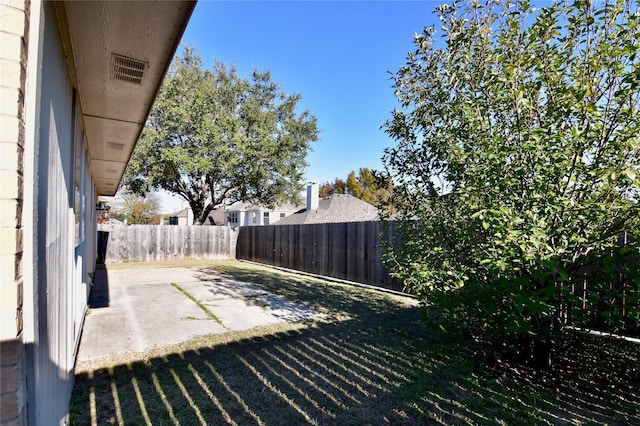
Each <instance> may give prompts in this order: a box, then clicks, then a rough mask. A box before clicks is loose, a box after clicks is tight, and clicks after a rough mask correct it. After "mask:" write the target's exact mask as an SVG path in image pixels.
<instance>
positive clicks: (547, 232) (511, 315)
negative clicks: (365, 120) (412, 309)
mask: <svg viewBox="0 0 640 426" xmlns="http://www.w3.org/2000/svg"><path fill="white" fill-rule="evenodd" d="M437 12H438V13H439V15H440V19H441V21H442V23H443V25H442V32H441V34H442V36H441V38H438V37H436V30H435V29H434V28H427V29H425V31H424V33H422V34H418V35H416V36H415V40H414V42H415V50H414V51H412V52H410V53H409V54H408V60H407V64H406V65H405V66H403V67H402V68H400V70H399V71H398V72H397V73H396V74H395V75H394V88H395V92H396V96H397V98H398V100H399V102H400V104H401V108H398V109H397V110H396V111H394V113H393V118H392V119H390V120H389V121H388V122H387V124H386V131H387V132H388V134H389V135H391V136H392V137H393V138H394V139H395V140H396V142H397V145H396V146H394V147H390V148H388V149H387V150H386V152H385V157H384V161H385V165H386V169H387V171H388V173H389V174H390V176H391V177H392V179H393V182H394V191H393V197H392V199H391V201H390V202H391V203H392V204H393V207H394V211H395V212H396V216H395V219H398V220H399V221H398V222H397V226H398V228H399V241H397V242H396V246H395V247H389V251H388V256H387V265H388V266H389V267H390V268H392V270H393V271H394V272H395V273H396V274H397V275H398V276H400V277H402V278H403V279H404V280H405V282H406V283H407V285H408V286H409V287H410V288H411V289H412V290H413V291H414V292H416V293H417V294H418V295H419V296H420V297H421V298H422V299H423V300H425V301H428V302H429V303H432V304H433V306H434V308H435V310H436V312H438V313H439V314H440V316H439V318H440V320H441V321H442V322H441V325H442V326H445V327H446V326H451V327H453V326H457V327H461V328H462V329H464V330H467V331H468V332H470V334H471V335H472V336H474V337H476V338H477V339H479V340H482V341H484V342H489V343H493V344H497V345H503V346H505V347H507V348H510V349H514V350H517V351H519V353H520V354H522V355H523V356H524V357H525V358H527V359H529V360H532V361H533V362H534V363H536V364H537V365H539V366H544V365H549V359H550V358H549V355H550V352H551V350H552V348H553V347H554V345H555V344H557V343H558V342H559V341H561V337H562V336H563V335H564V334H563V333H564V332H566V329H567V328H566V326H567V325H573V326H579V327H580V326H589V325H593V324H594V318H595V319H596V320H597V319H599V320H603V321H606V323H607V327H608V328H609V330H612V331H620V330H626V331H627V332H638V325H639V323H638V321H639V315H640V312H639V304H638V294H639V292H640V273H639V270H640V265H639V263H638V250H639V233H640V232H639V228H640V227H639V217H640V209H639V205H638V202H639V183H640V182H639V179H638V176H639V175H640V169H639V158H640V145H639V138H640V91H639V89H640V55H639V54H638V53H639V50H640V34H639V28H638V23H639V19H640V18H639V15H638V4H637V3H636V2H631V1H618V0H611V1H605V2H600V1H593V2H588V1H581V0H578V1H576V2H568V3H554V4H552V5H547V6H545V7H543V8H541V9H534V8H532V7H531V5H530V4H529V2H527V1H518V0H516V1H499V0H498V1H491V0H489V1H479V2H454V3H453V4H451V5H445V6H440V7H438V8H437ZM622 235H626V244H625V245H623V244H621V242H620V238H621V236H622ZM578 290H582V291H578ZM622 293H624V294H625V296H624V298H626V299H624V298H622V297H620V296H621V294H622ZM623 299H624V300H623ZM614 301H615V302H616V303H613V302H614ZM595 322H597V321H595Z"/></svg>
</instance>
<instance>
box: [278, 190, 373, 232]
mask: <svg viewBox="0 0 640 426" xmlns="http://www.w3.org/2000/svg"><path fill="white" fill-rule="evenodd" d="M373 220H379V217H378V209H376V207H375V206H373V205H371V204H369V203H367V202H366V201H362V200H361V199H359V198H356V197H354V196H353V195H348V194H333V195H330V196H328V197H326V198H322V199H320V200H319V201H318V207H317V208H315V209H311V210H307V209H303V210H300V211H298V212H296V213H294V214H292V215H291V216H287V217H285V218H282V219H280V220H279V221H277V222H275V223H274V225H297V224H309V223H340V222H367V221H373Z"/></svg>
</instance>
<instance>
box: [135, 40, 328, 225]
mask: <svg viewBox="0 0 640 426" xmlns="http://www.w3.org/2000/svg"><path fill="white" fill-rule="evenodd" d="M300 99H301V97H300V95H288V94H286V93H285V92H284V91H283V90H282V89H281V88H280V86H279V85H278V84H277V83H275V82H273V81H272V80H271V75H270V73H269V72H265V73H261V72H258V71H255V70H254V72H253V75H252V78H251V80H247V79H243V78H241V77H240V76H239V75H238V73H237V71H236V69H235V68H234V67H230V68H229V67H227V66H225V65H224V64H223V63H220V62H216V64H215V65H214V67H213V69H211V70H209V69H205V68H204V66H203V62H202V59H201V58H200V57H199V56H198V55H197V54H196V53H195V52H194V50H193V49H190V48H185V49H184V54H183V56H182V57H179V56H178V57H176V58H175V59H174V62H173V65H172V67H171V69H170V70H169V72H168V74H167V77H166V78H165V80H164V82H163V84H162V87H161V88H160V92H159V94H158V97H157V99H156V102H155V104H154V106H153V109H152V111H151V114H150V117H149V120H148V121H147V124H146V126H145V129H144V131H143V133H142V136H141V139H140V141H139V143H138V145H137V146H136V149H135V151H134V153H133V156H132V158H131V161H130V163H129V166H128V168H127V171H126V175H125V179H124V183H125V185H127V186H128V187H129V188H130V189H131V190H133V191H135V192H142V193H144V192H146V191H148V190H149V189H151V188H162V189H165V190H166V191H168V192H171V193H173V194H176V195H178V196H180V197H182V198H183V199H184V200H186V201H187V202H188V203H189V205H190V206H191V209H192V210H193V214H194V219H195V221H196V222H197V223H200V224H202V223H204V221H205V220H206V217H207V215H208V214H209V212H210V211H211V210H212V209H213V208H214V207H215V206H217V205H220V204H221V203H223V202H224V201H227V202H234V201H237V200H243V201H248V202H259V203H261V204H264V205H274V204H277V203H279V202H282V201H285V200H296V199H298V198H299V193H300V191H301V190H302V189H303V188H302V184H301V183H300V182H301V181H302V177H303V176H302V175H303V173H304V169H305V167H306V166H307V163H306V155H307V153H308V151H309V150H310V143H311V142H313V141H316V140H317V139H318V129H317V127H316V118H315V117H314V116H313V115H311V114H310V113H309V111H303V112H301V113H299V112H298V101H299V100H300Z"/></svg>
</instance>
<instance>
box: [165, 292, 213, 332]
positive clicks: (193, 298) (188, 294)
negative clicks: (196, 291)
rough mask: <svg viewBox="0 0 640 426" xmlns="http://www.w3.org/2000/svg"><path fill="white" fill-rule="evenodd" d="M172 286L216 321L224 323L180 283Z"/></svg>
mask: <svg viewBox="0 0 640 426" xmlns="http://www.w3.org/2000/svg"><path fill="white" fill-rule="evenodd" d="M171 286H172V287H174V288H175V289H176V290H178V291H179V292H180V293H182V294H184V295H185V296H186V297H187V298H188V299H189V300H191V301H192V302H193V303H195V304H196V305H198V307H199V308H200V309H202V311H203V312H204V313H205V314H207V316H208V317H209V318H210V319H212V320H214V321H215V322H217V323H218V324H220V325H223V324H222V321H220V318H218V317H217V316H215V314H214V313H213V312H211V311H210V310H209V308H207V307H206V306H205V305H204V304H203V303H202V302H201V301H199V300H198V299H196V298H195V297H193V295H191V294H190V293H189V292H188V291H186V290H185V289H183V288H182V287H180V286H179V285H178V284H176V283H171Z"/></svg>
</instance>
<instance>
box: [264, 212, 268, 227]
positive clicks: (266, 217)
mask: <svg viewBox="0 0 640 426" xmlns="http://www.w3.org/2000/svg"><path fill="white" fill-rule="evenodd" d="M262 219H263V220H262V222H263V223H264V224H265V225H268V224H269V212H264V213H263V214H262Z"/></svg>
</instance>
